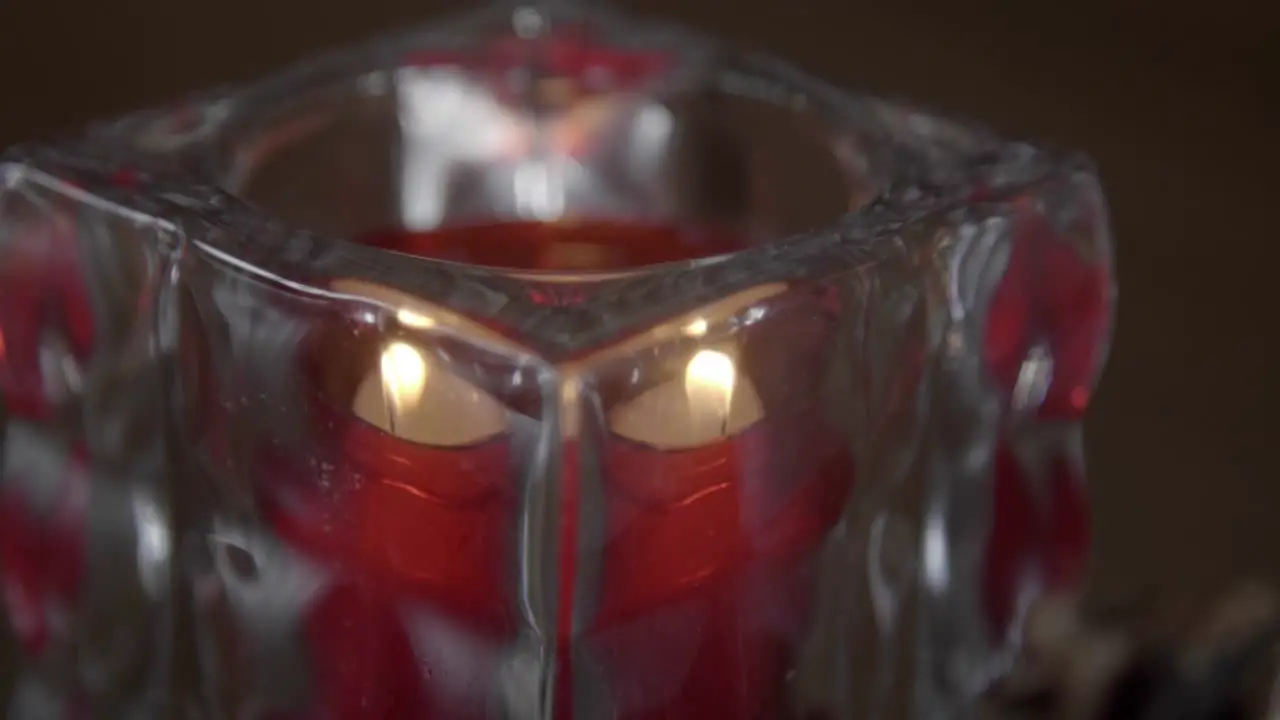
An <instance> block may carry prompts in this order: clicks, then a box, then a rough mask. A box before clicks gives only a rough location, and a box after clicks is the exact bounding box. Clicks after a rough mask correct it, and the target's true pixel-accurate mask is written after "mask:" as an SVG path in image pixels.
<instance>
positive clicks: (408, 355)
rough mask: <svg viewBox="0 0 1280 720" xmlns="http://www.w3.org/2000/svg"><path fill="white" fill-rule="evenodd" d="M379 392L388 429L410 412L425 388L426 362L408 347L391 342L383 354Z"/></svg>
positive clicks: (414, 350) (410, 346)
mask: <svg viewBox="0 0 1280 720" xmlns="http://www.w3.org/2000/svg"><path fill="white" fill-rule="evenodd" d="M380 369H381V371H382V392H383V394H384V395H385V396H386V400H387V414H388V421H389V423H388V426H389V429H392V430H394V429H395V426H396V424H397V421H398V420H399V419H400V417H401V416H403V415H404V414H405V413H406V412H407V411H409V410H412V409H413V408H414V406H416V405H417V404H418V401H419V400H420V399H421V398H422V391H423V389H424V388H425V387H426V385H427V360H426V358H424V357H423V356H422V353H421V352H419V351H418V350H417V349H416V348H414V347H413V346H412V345H409V344H408V343H403V342H393V343H390V344H388V345H387V346H386V347H385V348H383V350H382V359H381V364H380Z"/></svg>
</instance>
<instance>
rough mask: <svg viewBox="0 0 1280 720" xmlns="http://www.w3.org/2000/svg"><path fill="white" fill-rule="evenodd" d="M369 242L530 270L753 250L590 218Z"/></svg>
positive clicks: (384, 235)
mask: <svg viewBox="0 0 1280 720" xmlns="http://www.w3.org/2000/svg"><path fill="white" fill-rule="evenodd" d="M361 242H362V243H363V244H366V245H371V246H373V247H379V248H383V249H385V250H393V251H395V252H400V253H404V254H406V255H416V256H418V257H428V258H435V259H438V260H450V261H453V262H459V263H469V264H472V265H482V266H486V267H496V268H508V269H512V270H526V271H556V270H559V271H572V270H585V271H617V270H626V269H632V268H638V267H642V266H645V265H656V264H659V263H667V262H675V261H679V260H691V259H694V258H702V257H710V256H714V255H722V254H725V253H731V252H734V251H736V250H741V249H742V248H743V247H745V244H744V242H743V240H742V238H741V236H739V235H736V234H733V233H727V232H721V231H717V230H711V229H706V228H695V227H674V226H668V225H646V224H640V223H620V222H607V221H586V220H583V221H564V222H556V223H502V224H497V225H479V226H472V227H457V228H450V229H446V230H439V231H434V232H411V231H405V230H392V231H387V232H380V233H372V234H369V235H367V236H365V237H363V238H361Z"/></svg>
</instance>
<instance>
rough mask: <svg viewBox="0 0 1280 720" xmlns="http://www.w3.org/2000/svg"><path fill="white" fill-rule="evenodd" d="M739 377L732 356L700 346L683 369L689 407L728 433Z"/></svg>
mask: <svg viewBox="0 0 1280 720" xmlns="http://www.w3.org/2000/svg"><path fill="white" fill-rule="evenodd" d="M737 381H738V369H737V368H736V367H735V366H734V363H733V358H731V357H729V355H728V354H726V353H723V352H720V351H719V350H700V351H698V354H697V355H694V356H693V359H692V360H690V361H689V365H688V367H686V368H685V373H684V389H685V393H686V395H687V396H688V398H689V410H690V412H691V413H693V415H694V417H695V418H706V421H707V422H714V423H715V424H716V425H717V426H718V427H719V429H720V434H725V433H726V432H727V430H728V424H729V410H730V405H731V404H732V402H733V390H734V386H735V385H736V384H737Z"/></svg>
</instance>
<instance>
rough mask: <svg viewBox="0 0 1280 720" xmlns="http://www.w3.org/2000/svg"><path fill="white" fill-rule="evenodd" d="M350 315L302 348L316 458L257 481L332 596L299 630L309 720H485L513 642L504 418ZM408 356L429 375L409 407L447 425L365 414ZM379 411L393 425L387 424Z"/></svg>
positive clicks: (286, 463)
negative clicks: (307, 665)
mask: <svg viewBox="0 0 1280 720" xmlns="http://www.w3.org/2000/svg"><path fill="white" fill-rule="evenodd" d="M348 289H349V288H348ZM372 299H377V298H371V300H372ZM352 310H353V312H352V313H351V314H350V315H349V316H347V317H345V318H338V319H336V322H335V323H334V324H333V325H332V326H330V327H321V328H320V329H319V330H318V332H317V334H316V336H315V340H316V342H314V343H313V344H311V345H309V346H308V347H306V348H304V353H307V354H308V355H309V356H308V357H306V358H304V360H303V362H304V365H305V366H306V373H307V374H308V376H309V377H310V378H311V380H312V382H313V387H314V388H315V389H316V392H315V394H314V397H312V398H311V403H310V404H311V407H312V411H313V415H314V417H313V432H314V442H315V443H316V447H315V448H314V455H312V456H311V457H307V458H302V457H297V456H288V455H284V456H282V455H279V454H277V455H276V456H275V457H273V458H271V468H272V469H271V470H270V471H268V476H267V477H266V478H265V479H266V482H267V487H266V491H265V495H266V496H267V498H268V503H267V504H268V507H269V508H270V510H269V513H270V520H271V522H272V523H273V524H274V526H275V528H276V531H277V532H278V533H279V534H280V535H281V536H282V537H284V538H285V539H286V540H287V541H288V542H289V543H290V544H291V545H293V546H294V547H295V548H297V549H299V550H300V551H302V552H304V553H305V554H306V555H308V556H310V557H311V558H313V559H314V560H315V561H317V562H318V563H319V564H321V565H322V566H323V567H325V568H326V569H327V570H328V571H329V573H330V574H331V577H332V578H333V581H334V582H333V584H332V586H331V588H330V590H329V591H328V593H327V595H326V596H325V597H324V598H323V599H321V600H320V601H319V602H318V603H317V604H316V606H314V607H313V608H311V609H309V610H308V617H307V620H306V623H305V624H306V628H307V643H308V650H309V657H310V660H311V663H312V666H313V668H314V670H315V678H314V680H315V682H316V687H317V689H318V692H319V698H318V699H317V706H316V707H315V708H313V712H314V717H317V718H348V717H351V718H357V717H358V718H387V719H388V720H390V719H392V718H401V717H426V718H433V717H440V718H459V719H466V718H472V717H475V718H480V717H484V716H485V715H484V713H485V708H486V703H487V702H489V701H490V697H489V695H490V693H491V691H492V688H491V687H489V686H488V684H487V683H488V682H489V681H490V680H491V679H492V678H493V677H494V676H496V675H497V671H498V663H499V661H500V660H501V657H500V652H499V650H500V649H501V648H504V647H506V646H507V645H509V644H510V643H511V641H512V638H513V636H514V629H515V627H516V620H515V611H516V609H515V607H514V603H513V598H514V593H513V591H512V583H513V577H512V568H513V567H514V562H515V558H514V557H512V556H511V550H512V549H513V548H514V546H515V533H516V526H517V523H516V517H515V511H516V502H517V500H518V492H517V490H518V488H517V485H516V484H515V482H514V481H513V480H512V478H513V469H512V462H513V458H512V457H511V433H510V432H509V429H508V428H507V427H506V424H505V413H498V411H497V408H498V406H497V405H496V402H495V401H494V400H492V399H491V398H487V397H481V396H478V395H476V393H478V392H479V391H478V390H475V389H474V388H468V387H466V386H465V381H464V380H462V379H460V378H459V377H457V376H453V375H448V374H446V373H445V371H444V370H442V369H441V368H439V367H433V368H431V369H427V367H426V362H427V359H426V356H425V354H416V353H419V352H420V351H418V350H415V349H413V348H412V347H411V346H410V345H409V344H408V343H398V342H393V343H379V342H378V341H379V340H380V339H381V331H380V330H379V329H378V328H376V327H373V326H369V325H365V324H363V323H362V321H360V320H357V319H356V317H357V316H358V315H359V313H358V312H355V311H357V310H359V308H356V307H353V308H352ZM436 317H437V318H438V317H439V315H438V314H437V315H436ZM379 347H381V350H380V352H381V354H382V363H381V366H382V367H381V372H379V371H378V368H379V365H380V363H379V362H378V360H379V358H378V355H377V352H378V351H379ZM370 351H373V352H372V353H371V352H370ZM404 353H409V354H410V355H409V357H411V358H414V359H415V360H416V361H417V362H420V363H423V366H422V367H421V368H419V370H418V372H419V373H431V376H430V377H429V378H428V377H425V376H422V377H419V380H421V381H422V382H419V383H418V387H416V388H410V390H412V391H414V392H415V393H416V394H417V395H420V396H421V397H414V398H413V399H414V400H416V401H418V402H421V403H424V404H427V405H429V406H430V408H429V409H430V410H431V411H433V412H434V413H435V414H436V415H437V418H435V419H436V420H438V419H439V417H438V416H439V414H440V413H441V412H442V411H444V412H449V410H450V409H451V410H452V412H450V413H449V415H448V417H447V420H448V422H447V423H444V424H440V423H438V422H437V423H434V424H428V425H425V426H424V425H422V424H421V423H420V422H418V423H417V424H413V425H410V424H406V422H405V421H407V422H409V423H413V422H415V421H420V420H422V419H423V418H424V417H427V416H425V415H421V414H418V415H415V414H414V413H413V412H411V411H408V409H407V408H406V407H404V406H399V407H394V406H392V404H384V403H375V404H373V405H371V404H370V402H369V397H368V392H369V389H370V385H369V382H370V380H372V381H374V382H375V383H378V387H377V388H376V390H378V391H381V390H383V389H384V388H383V387H381V385H382V383H383V382H387V381H388V380H393V379H394V375H393V374H394V372H395V371H396V370H397V368H396V367H393V366H389V365H388V362H387V358H388V356H391V359H392V360H395V359H396V358H395V356H396V355H397V354H404ZM336 358H341V360H337V359H336ZM399 360H400V362H401V363H402V364H403V363H405V362H410V363H411V362H413V360H409V361H406V360H405V359H404V358H403V357H401V358H400V359H399ZM334 363H337V366H335V365H334ZM326 365H327V367H326ZM370 369H372V370H373V371H372V372H367V371H369V370H370ZM335 370H336V372H335ZM398 370H399V371H401V372H404V367H403V366H402V367H400V368H398ZM353 372H354V375H353V374H352V373H353ZM389 374H391V375H393V377H391V378H388V377H387V375H389ZM410 374H412V372H411V373H410ZM400 379H401V380H403V379H404V378H400ZM380 381H381V382H380ZM428 381H429V382H428ZM385 389H388V390H390V391H392V392H395V391H396V390H397V387H396V386H395V385H394V384H393V383H390V384H389V387H388V388H385ZM378 398H379V399H381V395H380V394H379V395H378ZM481 400H483V401H484V402H483V403H482V402H481ZM387 411H390V412H391V413H392V415H393V416H395V415H398V416H399V418H400V420H401V421H402V422H401V423H400V424H396V423H395V422H394V421H393V422H391V423H390V424H388V423H387V418H386V417H385V416H384V415H383V413H384V412H387ZM460 433H461V434H460ZM317 457H319V458H327V459H322V460H321V462H320V463H317V462H316V460H317ZM318 467H322V468H323V469H322V471H321V472H320V473H317V468H318ZM318 475H319V476H318ZM308 717H312V716H308Z"/></svg>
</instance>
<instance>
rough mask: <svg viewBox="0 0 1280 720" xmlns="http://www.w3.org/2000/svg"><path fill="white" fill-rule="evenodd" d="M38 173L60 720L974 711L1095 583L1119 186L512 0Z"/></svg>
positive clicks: (24, 208) (45, 682)
mask: <svg viewBox="0 0 1280 720" xmlns="http://www.w3.org/2000/svg"><path fill="white" fill-rule="evenodd" d="M0 183H2V184H0V433H2V435H0V451H2V453H3V454H2V468H3V474H2V475H0V584H2V586H3V590H4V592H3V600H4V605H3V608H4V611H5V615H4V617H7V619H8V626H9V628H10V629H11V630H12V636H13V643H14V645H15V646H16V648H17V656H18V658H19V659H18V662H17V665H16V668H12V669H10V668H4V673H0V675H4V676H6V677H7V679H8V682H7V683H0V689H2V690H0V701H3V702H4V707H5V708H6V709H7V715H6V717H9V718H13V719H14V720H25V719H27V718H45V719H47V718H68V719H70V718H174V717H181V718H193V719H194V718H201V719H204V718H209V719H213V718H272V719H277V720H279V719H285V718H287V719H290V720H294V719H296V720H404V719H416V718H423V719H426V718H430V719H432V720H470V719H472V718H476V719H480V718H528V719H529V720H590V719H595V718H611V719H614V720H658V719H663V720H685V719H688V720H694V719H706V718H723V719H725V720H748V719H759V720H777V719H783V718H796V719H804V720H816V719H828V718H829V719H831V720H854V719H862V718H874V717H883V716H888V715H890V714H892V713H895V712H898V711H901V710H902V709H903V708H905V709H906V711H907V712H908V713H910V716H912V717H917V718H965V717H974V716H976V715H977V713H978V712H979V708H980V704H981V703H980V700H981V697H982V695H983V693H984V691H985V690H986V689H987V688H989V687H991V686H992V685H993V684H994V683H997V682H999V680H1000V678H1001V676H1002V674H1003V673H1004V672H1005V670H1006V669H1007V668H1008V666H1009V663H1010V661H1011V658H1013V657H1014V653H1016V652H1017V648H1018V640H1019V627H1020V622H1021V618H1022V616H1023V614H1024V613H1025V611H1026V609H1027V608H1028V607H1029V605H1030V604H1031V603H1033V602H1034V600H1035V599H1036V597H1037V596H1038V595H1040V594H1041V593H1043V592H1045V591H1046V590H1049V589H1053V588H1056V587H1071V586H1073V585H1075V584H1077V583H1079V581H1080V578H1081V574H1082V568H1083V563H1084V560H1085V559H1086V556H1087V549H1088V507H1087V503H1086V501H1085V500H1084V497H1083V495H1082V480H1083V477H1082V475H1083V473H1082V457H1081V447H1080V435H1079V426H1080V421H1081V418H1082V415H1083V413H1084V411H1085V409H1086V406H1087V405H1088V401H1089V396H1090V392H1091V389H1092V387H1093V384H1094V379H1095V376H1096V374H1097V373H1098V371H1099V368H1100V366H1101V364H1102V361H1103V357H1104V353H1105V347H1106V341H1107V338H1108V332H1109V325H1110V318H1111V297H1112V280H1111V274H1110V261H1109V238H1108V229H1107V218H1106V211H1105V207H1104V204H1103V199H1102V194H1101V192H1100V190H1099V186H1098V182H1097V180H1096V177H1095V175H1094V173H1093V172H1092V170H1091V168H1090V166H1089V164H1088V163H1087V162H1085V161H1084V160H1082V159H1080V158H1078V157H1076V156H1074V155H1063V154H1056V153H1052V152H1048V151H1044V150H1040V149H1036V148H1035V147H1032V146H1030V145H1027V144H1025V143H1021V142H1012V141H1005V140H1002V139H999V138H998V137H996V136H994V135H993V134H991V133H989V132H987V131H985V130H983V129H981V128H978V127H975V126H972V125H969V124H965V123H961V122H956V121H951V120H945V119H942V118H939V117H937V116H935V115H932V114H929V113H927V112H925V111H922V110H919V109H916V108H913V107H910V106H907V105H904V104H901V103H897V102H891V101H887V100H881V99H877V98H871V97H864V96H860V95H856V94H850V93H845V92H843V91H841V90H838V89H835V88H833V87H831V86H829V85H826V84H824V83H822V82H820V81H819V80H816V79H814V78H811V77H808V76H806V75H805V74H803V73H800V72H798V71H796V70H793V69H791V68H789V67H788V66H786V65H785V64H782V63H779V62H776V61H773V60H770V59H766V58H762V57H758V56H756V55H752V54H749V53H741V52H737V51H734V50H733V49H731V48H726V47H724V46H723V45H722V44H720V43H717V42H714V41H712V40H709V39H706V38H703V37H699V36H697V35H695V34H692V33H690V32H687V31H684V30H681V29H679V28H676V27H672V26H669V25H665V24H660V23H654V22H648V21H639V20H633V19H627V18H623V17H621V16H618V15H616V14H614V13H613V12H611V11H609V10H606V9H601V8H585V9H584V8H572V7H564V6H560V5H550V4H548V5H546V6H518V5H517V6H509V5H503V6H499V7H494V8H491V9H487V10H482V11H478V12H474V13H471V14H469V15H466V16H464V17H461V18H456V19H452V20H448V21H442V22H438V23H434V24H430V25H428V26H426V27H423V28H419V29H413V30H409V31H406V32H404V33H401V34H398V35H394V36H391V37H387V38H383V39H380V40H377V41H375V42H372V43H368V44H365V45H362V46H360V47H356V48H354V49H350V50H346V51H342V52H338V53H335V54H332V55H329V56H326V57H322V58H319V59H315V60H312V61H309V62H306V63H303V64H300V65H298V66H297V67H295V68H293V69H290V70H287V71H284V72H283V73H281V74H279V75H277V76H275V77H272V78H269V79H266V80H264V81H261V82H257V83H253V84H250V85H248V86H245V87H237V88H231V89H225V90H219V91H215V92H211V93H206V94H202V95H199V96H196V97H193V98H188V99H186V100H183V101H180V102H175V103H173V104H171V105H169V106H166V107H163V108H159V109H156V110H151V111H146V112H141V113H137V114H134V115H131V116H128V117H125V118H123V119H120V120H116V121H112V122H107V123H104V124H100V125H97V126H94V127H92V128H89V129H87V130H85V131H83V132H81V133H78V134H76V135H74V136H72V137H70V138H67V139H66V140H64V141H61V142H57V143H52V144H40V145H29V146H22V147H18V148H14V149H12V150H11V151H8V152H7V153H6V154H4V155H3V156H0ZM3 688H7V689H3Z"/></svg>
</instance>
